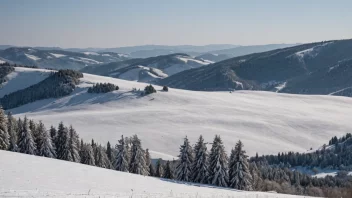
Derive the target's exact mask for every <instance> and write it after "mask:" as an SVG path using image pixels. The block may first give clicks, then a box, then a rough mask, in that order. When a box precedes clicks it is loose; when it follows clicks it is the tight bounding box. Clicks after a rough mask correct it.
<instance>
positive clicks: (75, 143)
mask: <svg viewBox="0 0 352 198" xmlns="http://www.w3.org/2000/svg"><path fill="white" fill-rule="evenodd" d="M69 136H70V137H69V147H70V153H71V159H72V161H73V162H80V161H81V158H80V156H79V149H78V148H79V136H78V134H77V132H76V130H75V129H74V128H73V127H72V125H71V126H70V129H69Z"/></svg>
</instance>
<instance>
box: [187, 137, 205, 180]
mask: <svg viewBox="0 0 352 198" xmlns="http://www.w3.org/2000/svg"><path fill="white" fill-rule="evenodd" d="M194 154H195V159H194V162H193V164H192V176H191V177H192V182H195V183H201V184H206V183H208V177H209V166H208V159H207V158H208V154H207V147H206V145H205V143H204V139H203V136H200V137H199V139H198V142H197V144H196V145H195V147H194Z"/></svg>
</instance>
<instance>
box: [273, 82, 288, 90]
mask: <svg viewBox="0 0 352 198" xmlns="http://www.w3.org/2000/svg"><path fill="white" fill-rule="evenodd" d="M286 83H287V82H284V83H282V84H279V85H278V86H277V87H275V89H276V92H280V91H281V90H282V89H284V88H285V87H286Z"/></svg>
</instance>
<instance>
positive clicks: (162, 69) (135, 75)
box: [81, 53, 213, 82]
mask: <svg viewBox="0 0 352 198" xmlns="http://www.w3.org/2000/svg"><path fill="white" fill-rule="evenodd" d="M210 63H213V62H212V61H209V60H203V59H197V58H193V57H191V56H189V55H187V54H180V53H178V54H169V55H162V56H157V57H150V58H139V59H130V60H125V61H120V62H114V63H109V64H105V65H92V66H87V67H85V68H83V69H82V70H81V71H82V72H85V73H91V74H97V75H103V76H110V77H114V78H120V79H124V80H131V81H139V82H155V81H157V80H159V79H163V78H166V77H168V76H171V75H174V74H177V73H179V72H182V71H185V70H189V69H193V68H199V67H202V66H205V65H208V64H210Z"/></svg>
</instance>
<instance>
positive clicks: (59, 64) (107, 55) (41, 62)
mask: <svg viewBox="0 0 352 198" xmlns="http://www.w3.org/2000/svg"><path fill="white" fill-rule="evenodd" d="M126 59H128V57H127V55H124V54H118V53H114V52H104V53H99V52H70V51H63V50H54V49H51V50H48V49H47V50H39V49H36V48H28V47H27V48H18V47H11V48H7V49H5V50H0V61H1V62H4V61H6V62H10V63H16V64H20V65H34V66H38V67H41V68H52V69H76V70H79V69H82V68H83V67H86V66H89V65H100V64H105V63H110V62H117V61H123V60H126Z"/></svg>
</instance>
